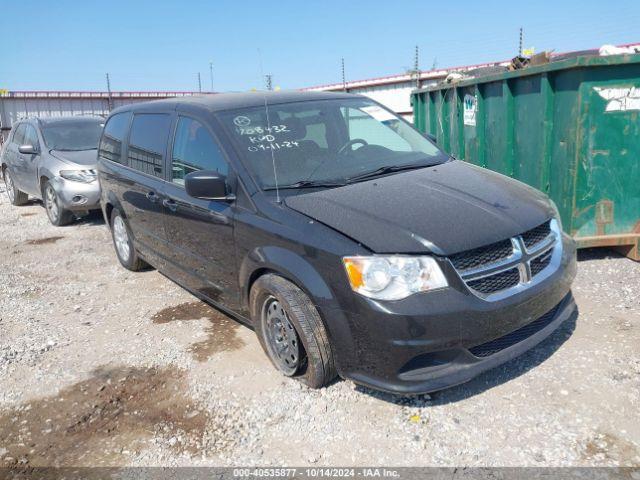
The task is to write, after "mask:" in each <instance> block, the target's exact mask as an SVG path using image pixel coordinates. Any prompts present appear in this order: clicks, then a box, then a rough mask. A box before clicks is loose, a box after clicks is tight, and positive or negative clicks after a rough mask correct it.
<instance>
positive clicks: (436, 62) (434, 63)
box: [431, 57, 438, 70]
mask: <svg viewBox="0 0 640 480" xmlns="http://www.w3.org/2000/svg"><path fill="white" fill-rule="evenodd" d="M436 68H438V59H437V58H436V57H433V63H432V64H431V70H435V69H436Z"/></svg>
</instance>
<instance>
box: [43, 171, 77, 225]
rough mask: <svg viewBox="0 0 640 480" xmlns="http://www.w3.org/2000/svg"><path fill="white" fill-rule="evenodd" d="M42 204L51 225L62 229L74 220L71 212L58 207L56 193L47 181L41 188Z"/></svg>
mask: <svg viewBox="0 0 640 480" xmlns="http://www.w3.org/2000/svg"><path fill="white" fill-rule="evenodd" d="M42 203H43V205H44V209H45V211H46V212H47V217H48V218H49V221H50V222H51V224H52V225H55V226H56V227H62V226H64V225H68V224H70V223H71V222H73V221H74V220H75V216H74V215H73V212H71V211H69V210H66V209H65V208H63V207H62V206H61V205H60V200H59V198H58V192H56V189H55V188H54V186H53V184H52V183H51V182H50V181H48V180H47V182H45V184H44V185H43V187H42Z"/></svg>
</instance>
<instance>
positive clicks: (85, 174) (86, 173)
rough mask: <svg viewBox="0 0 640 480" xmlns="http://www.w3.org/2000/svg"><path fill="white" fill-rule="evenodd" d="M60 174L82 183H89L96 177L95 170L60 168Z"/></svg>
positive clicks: (67, 178) (66, 178)
mask: <svg viewBox="0 0 640 480" xmlns="http://www.w3.org/2000/svg"><path fill="white" fill-rule="evenodd" d="M60 176H61V177H62V178H64V179H65V180H72V181H74V182H82V183H91V182H93V181H95V179H96V177H97V176H96V171H95V170H60Z"/></svg>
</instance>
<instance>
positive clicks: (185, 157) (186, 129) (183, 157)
mask: <svg viewBox="0 0 640 480" xmlns="http://www.w3.org/2000/svg"><path fill="white" fill-rule="evenodd" d="M198 170H215V171H216V172H218V173H221V174H223V175H227V173H228V171H229V166H228V164H227V162H226V161H225V159H224V156H223V155H222V152H221V151H220V148H219V147H218V145H217V144H216V142H215V140H214V139H213V138H212V137H211V134H210V133H209V131H208V130H207V129H206V127H205V126H204V125H202V124H201V123H200V122H198V121H197V120H193V119H191V118H187V117H180V118H179V120H178V126H177V128H176V136H175V140H174V143H173V153H172V155H171V181H172V182H173V183H177V184H180V185H184V177H185V175H187V174H189V173H191V172H197V171H198Z"/></svg>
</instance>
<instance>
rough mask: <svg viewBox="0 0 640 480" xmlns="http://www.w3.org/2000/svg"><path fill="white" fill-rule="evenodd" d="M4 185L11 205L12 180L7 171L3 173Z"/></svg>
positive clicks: (12, 193) (12, 197)
mask: <svg viewBox="0 0 640 480" xmlns="http://www.w3.org/2000/svg"><path fill="white" fill-rule="evenodd" d="M4 185H5V187H7V195H8V196H9V200H11V203H13V199H14V191H13V178H11V174H10V173H9V171H8V170H5V172H4Z"/></svg>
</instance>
